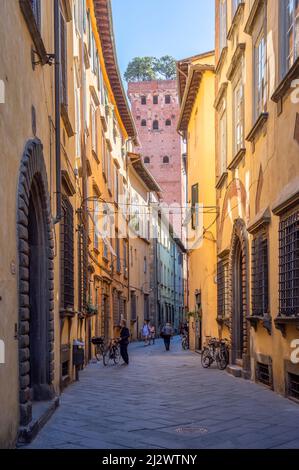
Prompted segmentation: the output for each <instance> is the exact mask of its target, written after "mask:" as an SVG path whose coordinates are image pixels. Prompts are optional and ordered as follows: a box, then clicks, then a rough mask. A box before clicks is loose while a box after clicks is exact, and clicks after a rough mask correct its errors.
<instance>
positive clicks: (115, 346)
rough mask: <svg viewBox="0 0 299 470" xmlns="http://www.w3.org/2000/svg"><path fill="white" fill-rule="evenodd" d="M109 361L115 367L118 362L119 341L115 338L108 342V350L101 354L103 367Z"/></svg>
mask: <svg viewBox="0 0 299 470" xmlns="http://www.w3.org/2000/svg"><path fill="white" fill-rule="evenodd" d="M110 360H111V361H113V362H114V364H115V365H117V364H118V363H119V361H120V347H119V339H117V338H114V339H111V340H110V343H109V345H108V348H107V349H106V351H105V352H104V354H103V364H104V366H107V365H108V364H109V361H110Z"/></svg>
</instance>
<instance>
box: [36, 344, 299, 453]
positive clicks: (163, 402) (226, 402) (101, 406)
mask: <svg viewBox="0 0 299 470" xmlns="http://www.w3.org/2000/svg"><path fill="white" fill-rule="evenodd" d="M130 355H131V364H130V366H129V367H122V366H108V367H107V368H104V367H103V365H102V363H97V364H91V365H90V366H89V367H87V368H86V369H85V370H84V371H83V372H81V374H80V382H77V383H74V384H73V385H71V386H70V387H69V388H68V389H67V390H66V391H65V392H64V393H63V394H62V396H61V399H60V407H59V408H58V410H57V411H56V413H55V414H54V415H53V417H52V418H51V420H50V421H49V422H48V423H47V424H46V426H45V427H44V428H43V430H42V431H41V432H40V433H39V435H38V436H37V438H36V439H35V440H34V441H33V442H32V443H31V445H29V446H27V447H28V448H32V449H41V448H47V449H55V448H59V449H75V448H82V449H86V448H88V449H92V448H95V449H116V448H129V449H134V448H136V449H137V448H141V449H142V448H144V449H145V448H156V449H157V448H161V449H167V448H177V449H185V448H186V449H188V448H189V449H190V448H191V449H204V448H210V449H216V448H230V449H231V448H297V449H299V407H298V406H297V405H296V404H294V403H292V402H291V401H289V400H287V399H285V398H283V397H280V396H279V395H277V394H275V393H273V392H272V391H269V390H267V389H265V388H263V387H262V386H259V385H256V384H254V383H252V382H249V381H245V380H242V379H237V378H234V377H232V376H230V375H229V374H227V373H226V372H220V371H218V370H217V369H215V368H211V369H209V370H204V369H202V367H201V364H200V356H199V355H198V354H195V353H192V352H190V351H187V352H186V351H182V350H181V346H180V340H179V338H175V339H174V341H173V342H172V350H171V351H170V352H169V353H167V352H165V350H164V347H163V344H162V341H161V340H158V341H157V342H156V345H155V346H150V347H144V346H143V345H142V344H140V343H138V344H132V345H131V346H130Z"/></svg>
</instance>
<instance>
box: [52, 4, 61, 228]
mask: <svg viewBox="0 0 299 470" xmlns="http://www.w3.org/2000/svg"><path fill="white" fill-rule="evenodd" d="M59 20H60V9H59V0H54V48H55V50H54V53H55V159H56V217H55V219H54V221H53V223H54V225H55V224H57V223H58V222H60V220H61V218H62V212H61V151H60V139H61V136H60V25H59V22H60V21H59Z"/></svg>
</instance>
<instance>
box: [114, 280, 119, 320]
mask: <svg viewBox="0 0 299 470" xmlns="http://www.w3.org/2000/svg"><path fill="white" fill-rule="evenodd" d="M113 323H114V325H119V324H120V296H119V293H118V292H117V290H116V289H114V290H113Z"/></svg>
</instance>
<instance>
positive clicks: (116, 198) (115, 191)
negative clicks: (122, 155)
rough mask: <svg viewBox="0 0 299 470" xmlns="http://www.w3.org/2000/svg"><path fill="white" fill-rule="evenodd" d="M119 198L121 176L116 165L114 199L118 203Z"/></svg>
mask: <svg viewBox="0 0 299 470" xmlns="http://www.w3.org/2000/svg"><path fill="white" fill-rule="evenodd" d="M118 199H119V178H118V169H117V168H116V166H114V201H115V202H116V203H118Z"/></svg>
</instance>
